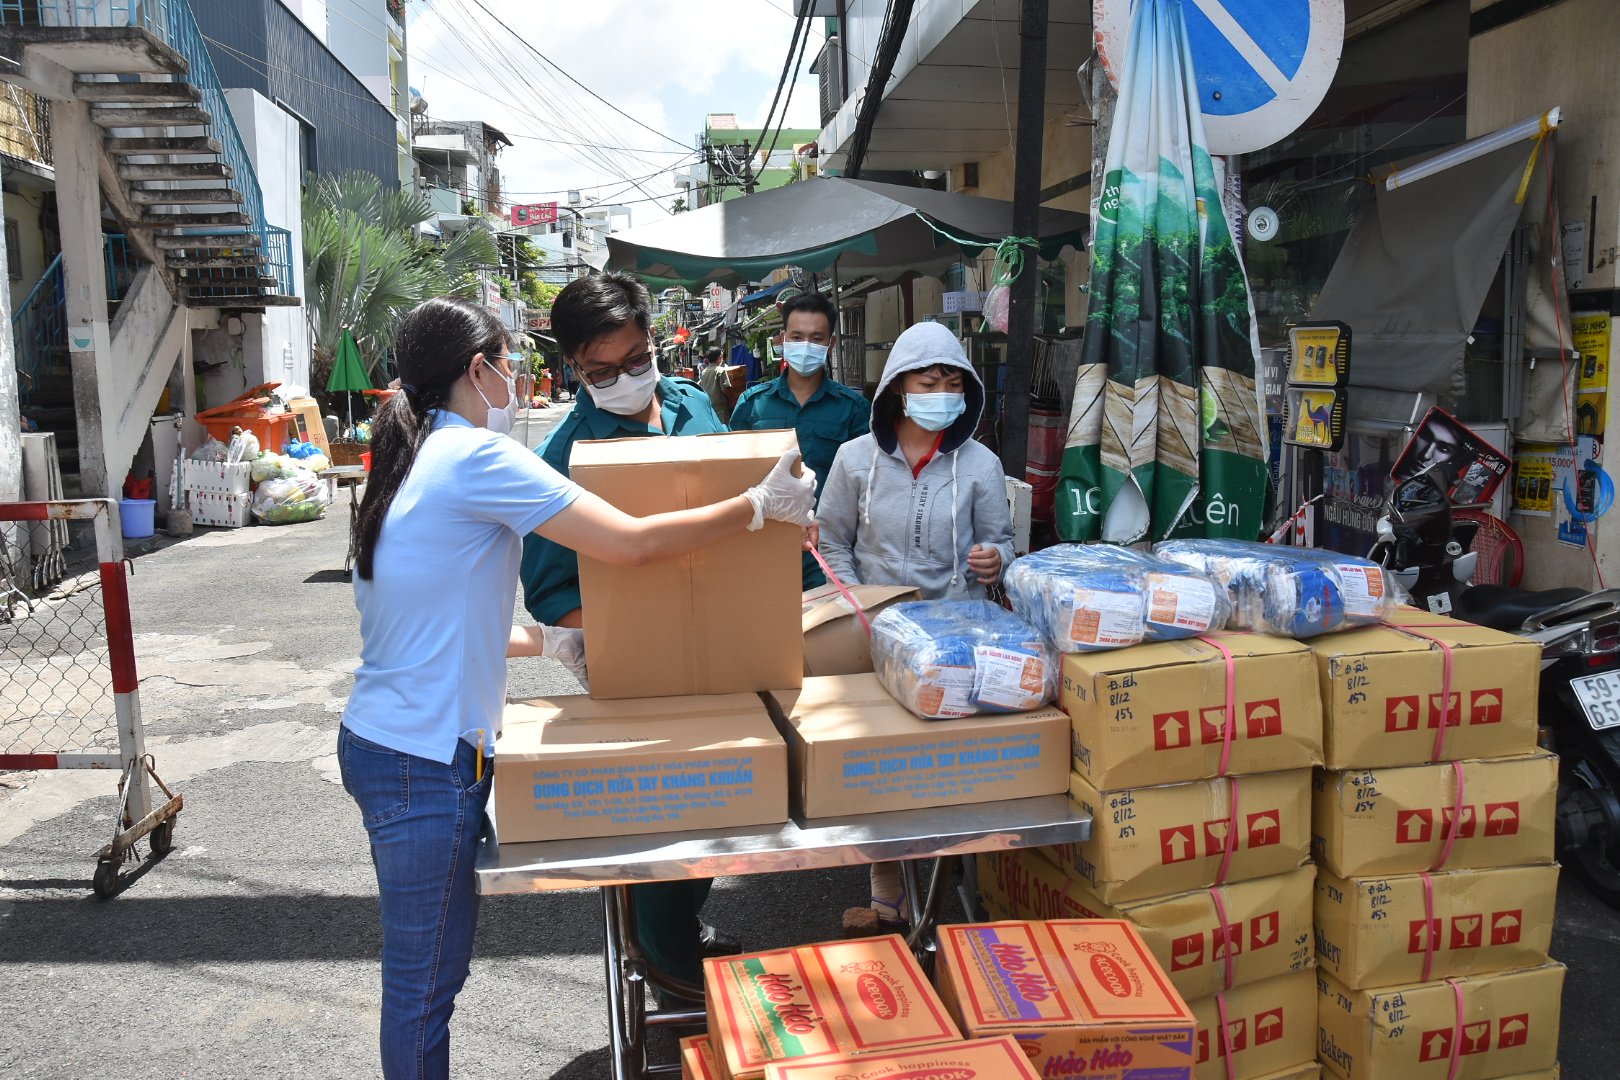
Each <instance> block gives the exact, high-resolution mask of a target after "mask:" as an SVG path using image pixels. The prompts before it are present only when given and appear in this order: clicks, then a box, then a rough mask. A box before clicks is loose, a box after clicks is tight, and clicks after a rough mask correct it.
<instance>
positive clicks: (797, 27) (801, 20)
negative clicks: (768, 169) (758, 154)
mask: <svg viewBox="0 0 1620 1080" xmlns="http://www.w3.org/2000/svg"><path fill="white" fill-rule="evenodd" d="M809 21H810V9H809V8H808V6H807V7H806V8H805V10H804V13H803V14H801V15H800V16H799V17H798V18H797V19H795V20H794V21H793V37H792V38H790V39H789V40H788V47H787V56H785V57H783V59H782V74H781V75H780V76H779V77H778V78H777V80H776V93H774V94H772V95H771V107H770V108H769V109H766V110H765V123H763V124H761V125H760V128H759V141H760V142H761V143H763V142H764V141H765V133H766V132H767V131H769V130H771V120H772V118H774V117H775V116H776V103H777V102H778V101H781V100H782V87H783V86H785V85H787V80H788V72H790V71H792V70H793V50H794V49H796V48H799V39H800V36H801V35H803V38H804V40H805V41H809V40H810V36H809V35H808V34H805V33H804V31H805V29H806V24H807V23H808V22H809ZM800 51H801V53H802V51H803V50H802V49H801V50H800ZM782 115H783V116H784V117H785V116H786V115H787V109H786V108H785V107H784V108H783V110H782ZM754 149H755V150H758V149H759V147H757V146H756V147H755V148H754ZM767 164H769V161H768V159H767ZM753 183H754V167H753V163H752V162H750V163H749V166H748V184H749V186H750V187H751V186H752V185H753Z"/></svg>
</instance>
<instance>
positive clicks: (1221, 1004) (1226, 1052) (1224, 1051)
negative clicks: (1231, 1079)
mask: <svg viewBox="0 0 1620 1080" xmlns="http://www.w3.org/2000/svg"><path fill="white" fill-rule="evenodd" d="M1215 1011H1216V1012H1218V1013H1219V1014H1220V1018H1221V1041H1220V1043H1219V1044H1218V1046H1219V1049H1220V1052H1221V1057H1223V1058H1225V1059H1226V1062H1227V1065H1226V1075H1227V1076H1232V1075H1235V1074H1236V1072H1237V1070H1236V1069H1234V1068H1232V1051H1231V1047H1230V1046H1229V1045H1228V1040H1229V1039H1230V1038H1231V1036H1230V1035H1229V1034H1228V1033H1227V1028H1226V995H1225V994H1216V995H1215Z"/></svg>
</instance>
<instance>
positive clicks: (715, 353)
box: [703, 349, 720, 364]
mask: <svg viewBox="0 0 1620 1080" xmlns="http://www.w3.org/2000/svg"><path fill="white" fill-rule="evenodd" d="M703 359H705V360H707V361H708V362H709V363H711V364H718V363H719V362H720V350H719V349H710V350H709V351H708V352H706V353H704V354H703Z"/></svg>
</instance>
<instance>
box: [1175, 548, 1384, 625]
mask: <svg viewBox="0 0 1620 1080" xmlns="http://www.w3.org/2000/svg"><path fill="white" fill-rule="evenodd" d="M1153 551H1154V554H1156V555H1158V556H1160V557H1161V558H1164V559H1168V560H1170V561H1171V562H1177V563H1180V564H1182V565H1183V566H1189V567H1192V568H1194V569H1197V570H1201V571H1203V572H1204V573H1206V574H1208V575H1209V576H1210V577H1212V578H1213V579H1215V580H1216V581H1219V582H1221V583H1222V584H1223V585H1225V586H1226V589H1227V592H1228V594H1229V595H1230V597H1231V601H1232V620H1231V623H1230V624H1229V625H1230V626H1231V627H1232V628H1233V629H1235V630H1253V631H1257V632H1259V633H1263V634H1278V635H1281V636H1283V637H1293V638H1310V637H1316V636H1317V635H1318V634H1327V633H1332V632H1333V631H1335V630H1342V629H1345V628H1346V627H1353V626H1367V625H1370V624H1373V623H1377V622H1380V621H1382V620H1384V619H1387V618H1388V617H1389V616H1390V614H1391V613H1392V612H1393V611H1394V609H1395V606H1396V605H1397V604H1398V603H1399V602H1400V601H1399V597H1398V596H1397V595H1396V589H1395V583H1394V582H1393V581H1391V580H1390V578H1389V576H1388V575H1387V574H1385V573H1384V568H1383V567H1381V566H1379V565H1378V564H1377V563H1375V562H1371V561H1369V560H1367V559H1359V558H1356V557H1355V556H1354V555H1341V554H1339V553H1338V552H1334V551H1317V550H1314V549H1311V548H1294V547H1284V546H1281V545H1277V544H1257V543H1249V542H1246V541H1241V540H1167V541H1165V542H1164V543H1161V544H1156V545H1154V548H1153Z"/></svg>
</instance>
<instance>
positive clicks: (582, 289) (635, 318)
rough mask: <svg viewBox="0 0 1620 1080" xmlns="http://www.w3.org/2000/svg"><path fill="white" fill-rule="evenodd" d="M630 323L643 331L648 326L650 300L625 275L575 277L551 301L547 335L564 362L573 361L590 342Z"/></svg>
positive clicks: (639, 285) (635, 282)
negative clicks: (554, 343) (553, 340)
mask: <svg viewBox="0 0 1620 1080" xmlns="http://www.w3.org/2000/svg"><path fill="white" fill-rule="evenodd" d="M632 323H634V324H635V325H636V326H638V327H640V328H641V329H642V330H643V331H645V330H648V329H650V328H651V327H652V298H651V297H649V296H648V295H647V287H646V286H645V285H643V284H642V283H641V282H639V281H637V280H636V279H635V278H633V277H631V276H630V275H629V274H622V273H619V272H617V271H612V272H608V273H602V274H590V275H587V276H586V277H582V278H576V279H575V280H573V281H570V282H569V283H568V284H567V285H565V286H564V287H563V291H562V292H560V293H558V294H557V298H556V299H555V300H553V301H552V302H551V335H552V337H554V338H556V339H557V347H558V348H559V349H561V350H562V354H563V357H564V359H567V360H574V361H576V362H577V360H578V358H579V354H580V352H581V351H582V350H584V349H585V348H587V347H589V345H590V344H591V342H593V341H595V340H596V339H597V338H600V337H602V336H603V335H604V334H611V333H613V332H614V331H615V330H622V329H623V328H625V327H626V326H629V325H630V324H632Z"/></svg>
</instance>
